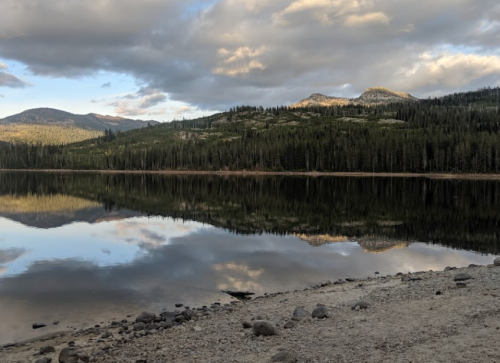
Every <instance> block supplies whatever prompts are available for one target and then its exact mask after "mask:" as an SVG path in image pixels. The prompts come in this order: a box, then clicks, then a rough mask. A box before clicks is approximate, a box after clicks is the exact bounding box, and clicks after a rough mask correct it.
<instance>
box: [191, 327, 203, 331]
mask: <svg viewBox="0 0 500 363" xmlns="http://www.w3.org/2000/svg"><path fill="white" fill-rule="evenodd" d="M193 330H194V331H196V332H200V331H203V329H202V328H200V327H199V326H195V327H194V328H193Z"/></svg>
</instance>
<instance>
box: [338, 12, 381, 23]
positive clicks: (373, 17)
mask: <svg viewBox="0 0 500 363" xmlns="http://www.w3.org/2000/svg"><path fill="white" fill-rule="evenodd" d="M389 21H390V18H389V17H388V16H387V15H385V14H384V13H383V12H381V11H379V12H376V13H367V14H362V15H358V14H354V15H349V16H348V17H347V19H346V20H345V24H346V25H348V26H358V25H366V24H377V23H378V24H389Z"/></svg>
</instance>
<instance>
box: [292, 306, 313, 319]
mask: <svg viewBox="0 0 500 363" xmlns="http://www.w3.org/2000/svg"><path fill="white" fill-rule="evenodd" d="M309 316H311V313H310V312H309V311H306V310H305V309H304V308H303V307H301V306H297V307H296V308H295V310H294V311H293V317H294V318H297V319H303V318H308V317H309Z"/></svg>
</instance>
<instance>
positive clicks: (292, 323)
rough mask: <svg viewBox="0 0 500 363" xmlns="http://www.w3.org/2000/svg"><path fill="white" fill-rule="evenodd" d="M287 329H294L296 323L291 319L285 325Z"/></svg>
mask: <svg viewBox="0 0 500 363" xmlns="http://www.w3.org/2000/svg"><path fill="white" fill-rule="evenodd" d="M284 328H285V329H293V328H295V323H294V322H293V321H289V322H287V323H286V324H285V326H284Z"/></svg>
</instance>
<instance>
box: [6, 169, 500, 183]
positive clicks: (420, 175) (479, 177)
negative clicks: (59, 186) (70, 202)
mask: <svg viewBox="0 0 500 363" xmlns="http://www.w3.org/2000/svg"><path fill="white" fill-rule="evenodd" d="M0 172H24V173H25V172H32V173H93V174H161V175H221V176H230V175H236V176H238V175H239V176H267V175H269V176H271V175H281V176H309V177H320V176H330V177H356V178H376V177H378V178H428V179H456V180H500V174H446V173H358V172H352V173H348V172H335V173H334V172H331V173H330V172H285V171H284V172H272V171H246V170H238V171H203V170H71V169H0Z"/></svg>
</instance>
